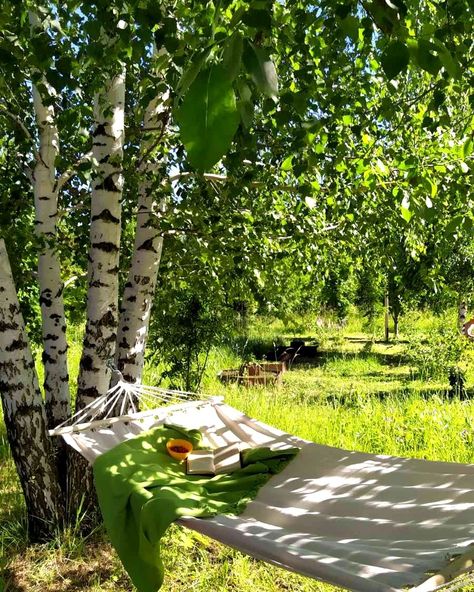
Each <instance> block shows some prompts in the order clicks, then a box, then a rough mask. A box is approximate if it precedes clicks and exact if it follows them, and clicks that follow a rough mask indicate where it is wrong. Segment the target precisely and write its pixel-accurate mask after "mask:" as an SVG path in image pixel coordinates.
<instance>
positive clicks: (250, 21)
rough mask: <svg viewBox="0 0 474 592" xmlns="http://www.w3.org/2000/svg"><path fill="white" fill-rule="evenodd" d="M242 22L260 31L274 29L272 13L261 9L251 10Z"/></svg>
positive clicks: (243, 17)
mask: <svg viewBox="0 0 474 592" xmlns="http://www.w3.org/2000/svg"><path fill="white" fill-rule="evenodd" d="M242 22H243V23H244V24H246V25H248V26H249V27H255V28H256V29H259V30H260V31H269V30H270V29H271V28H272V13H271V12H270V11H269V10H263V9H261V8H251V9H250V10H247V12H246V13H245V14H244V15H242Z"/></svg>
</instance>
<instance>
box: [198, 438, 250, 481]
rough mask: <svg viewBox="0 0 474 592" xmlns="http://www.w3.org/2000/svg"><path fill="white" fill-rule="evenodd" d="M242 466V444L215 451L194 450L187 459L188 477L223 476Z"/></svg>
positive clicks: (229, 445)
mask: <svg viewBox="0 0 474 592" xmlns="http://www.w3.org/2000/svg"><path fill="white" fill-rule="evenodd" d="M241 466H242V464H241V461H240V444H239V443H237V444H228V445H227V446H222V447H221V448H216V449H215V450H193V451H192V452H191V453H190V454H189V456H188V459H187V466H186V473H187V474H188V475H221V474H222V473H232V472H233V471H236V470H237V469H240V468H241Z"/></svg>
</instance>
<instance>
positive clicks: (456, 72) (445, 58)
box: [436, 41, 462, 80]
mask: <svg viewBox="0 0 474 592" xmlns="http://www.w3.org/2000/svg"><path fill="white" fill-rule="evenodd" d="M436 45H437V47H438V57H439V60H440V62H441V63H442V64H443V67H444V69H445V70H446V72H447V73H448V74H449V75H450V76H451V77H452V78H456V79H458V80H459V79H460V78H462V70H461V67H460V65H459V64H458V62H456V60H455V59H454V58H453V56H452V55H451V53H450V52H449V50H448V49H447V48H446V47H445V46H444V45H443V44H442V43H440V42H439V41H437V42H436Z"/></svg>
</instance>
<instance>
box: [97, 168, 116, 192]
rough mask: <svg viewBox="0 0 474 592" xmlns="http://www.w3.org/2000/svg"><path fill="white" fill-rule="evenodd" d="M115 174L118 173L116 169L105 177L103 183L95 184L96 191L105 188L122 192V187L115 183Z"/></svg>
mask: <svg viewBox="0 0 474 592" xmlns="http://www.w3.org/2000/svg"><path fill="white" fill-rule="evenodd" d="M115 174H116V172H115V171H114V172H113V173H111V174H110V175H108V176H107V177H105V178H104V180H103V181H102V183H98V184H97V185H96V186H95V190H96V191H100V190H104V191H110V192H112V193H120V189H119V188H118V187H117V185H116V184H115V181H114V179H113V176H114V175H115Z"/></svg>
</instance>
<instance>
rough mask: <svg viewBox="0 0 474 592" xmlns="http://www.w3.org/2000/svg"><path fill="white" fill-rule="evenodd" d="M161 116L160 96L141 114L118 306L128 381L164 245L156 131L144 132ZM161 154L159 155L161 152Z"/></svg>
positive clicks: (120, 362)
mask: <svg viewBox="0 0 474 592" xmlns="http://www.w3.org/2000/svg"><path fill="white" fill-rule="evenodd" d="M162 115H163V98H162V97H158V98H157V99H155V100H153V101H151V102H150V104H149V105H148V107H147V109H146V112H145V117H144V123H143V127H144V134H145V140H144V141H143V143H142V147H141V160H140V165H139V171H140V178H141V181H140V186H139V193H138V213H137V222H136V231H135V244H134V249H133V255H132V260H131V264H130V269H129V272H128V277H127V282H126V284H125V288H124V292H123V296H122V303H121V306H120V321H119V329H118V335H117V352H116V364H117V367H118V369H119V370H120V371H121V372H122V374H123V377H124V378H125V380H127V381H128V382H141V378H142V372H143V364H144V355H145V347H146V340H147V337H148V328H149V323H150V315H151V308H152V304H153V297H154V294H155V288H156V281H157V277H158V268H159V265H160V259H161V252H162V248H163V238H162V236H161V235H160V229H159V223H158V221H159V219H158V216H157V214H159V213H161V212H162V211H163V209H164V199H162V200H161V202H160V203H159V204H157V203H156V189H155V183H154V179H156V176H157V175H156V169H157V167H156V164H155V163H153V164H152V163H151V162H150V161H151V152H152V150H153V147H154V141H155V137H156V133H155V134H152V133H151V132H148V133H147V130H149V129H155V130H156V129H157V127H158V123H159V121H162V119H163V117H162ZM162 125H164V122H163V121H162ZM162 133H163V132H161V134H162ZM160 156H161V157H162V154H161V155H160ZM160 180H161V179H158V181H160Z"/></svg>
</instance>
